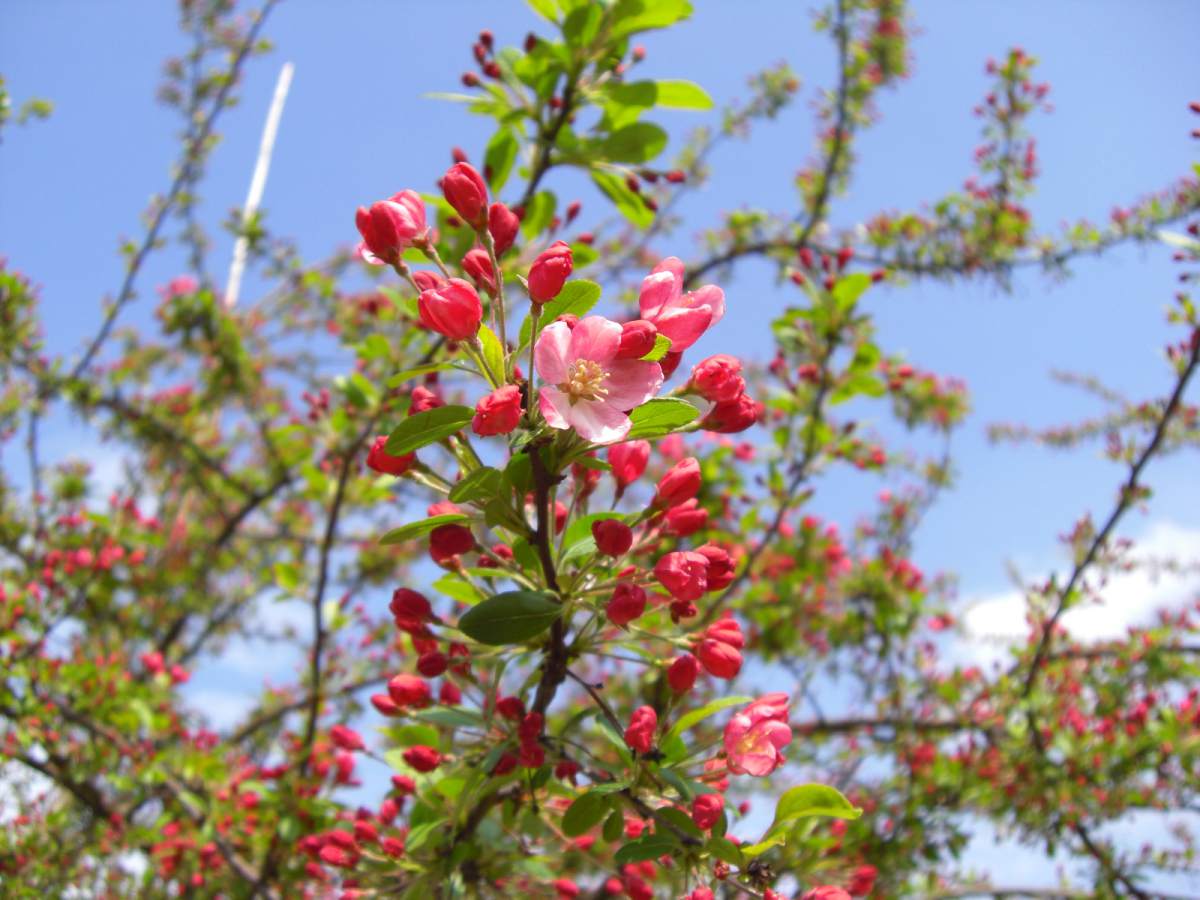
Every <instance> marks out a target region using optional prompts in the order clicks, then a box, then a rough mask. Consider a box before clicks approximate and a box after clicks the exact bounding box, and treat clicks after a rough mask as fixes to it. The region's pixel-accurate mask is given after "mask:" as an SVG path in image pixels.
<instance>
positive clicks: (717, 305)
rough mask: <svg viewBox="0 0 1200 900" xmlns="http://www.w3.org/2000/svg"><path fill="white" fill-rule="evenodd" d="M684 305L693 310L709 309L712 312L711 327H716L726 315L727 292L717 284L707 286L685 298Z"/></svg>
mask: <svg viewBox="0 0 1200 900" xmlns="http://www.w3.org/2000/svg"><path fill="white" fill-rule="evenodd" d="M683 305H684V306H690V307H693V308H699V307H708V308H709V309H710V310H711V311H712V321H711V322H710V323H709V324H710V325H716V324H717V323H718V322H720V321H721V318H722V317H723V316H724V315H725V292H724V291H723V290H721V289H720V288H719V287H717V286H716V285H715V284H706V285H704V287H702V288H697V289H696V290H694V291H692V292H691V293H690V294H686V295H685V296H684V298H683Z"/></svg>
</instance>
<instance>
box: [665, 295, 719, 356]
mask: <svg viewBox="0 0 1200 900" xmlns="http://www.w3.org/2000/svg"><path fill="white" fill-rule="evenodd" d="M711 324H712V310H710V309H709V308H708V307H707V306H700V307H695V308H692V309H688V308H686V307H678V306H677V307H675V308H674V309H670V310H667V312H665V313H663V314H662V315H661V316H659V317H658V318H657V319H655V320H654V325H655V326H656V327H657V328H658V332H659V334H665V335H666V336H667V337H669V338H670V339H671V352H672V353H681V352H683V351H684V350H686V349H687V348H688V347H690V346H692V344H694V343H696V341H697V340H699V339H700V335H702V334H704V332H705V331H706V330H707V329H708V326H709V325H711Z"/></svg>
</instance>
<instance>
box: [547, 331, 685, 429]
mask: <svg viewBox="0 0 1200 900" xmlns="http://www.w3.org/2000/svg"><path fill="white" fill-rule="evenodd" d="M620 344H621V326H620V325H618V324H617V323H616V322H613V321H610V320H608V319H605V318H604V317H603V316H588V317H587V318H585V319H580V320H579V322H578V324H576V326H575V327H574V329H572V328H571V327H570V326H568V325H567V324H566V323H565V322H552V323H550V324H549V325H547V326H546V328H545V329H544V330H543V331H542V333H541V335H540V336H539V337H538V341H537V346H536V347H534V363H535V365H536V366H537V371H538V375H540V376H541V377H542V380H543V381H544V382H546V385H547V386H546V387H543V388H542V389H541V392H540V393H539V395H538V401H539V407H540V409H541V411H542V415H543V416H545V417H546V422H547V424H549V425H550V427H551V428H561V429H566V428H574V429H575V430H576V431H577V432H579V434H580V435H581V436H582V437H583V438H585V439H586V440H589V441H593V442H594V443H597V444H612V443H615V442H617V441H620V440H623V439H624V438H625V435H627V434H628V433H629V429H630V426H631V422H630V421H629V416H628V415H626V413H628V411H629V410H631V409H633V408H635V407H637V406H641V405H642V404H643V403H645V402H646V401H647V400H649V399H650V398H651V397H653V396H654V395H655V394H656V393H657V392H658V389H659V388H660V387H661V386H662V382H663V378H662V369H660V368H659V366H658V363H652V362H642V361H641V360H636V359H617V358H616V357H617V350H618V349H619V348H620Z"/></svg>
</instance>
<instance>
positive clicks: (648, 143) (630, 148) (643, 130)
mask: <svg viewBox="0 0 1200 900" xmlns="http://www.w3.org/2000/svg"><path fill="white" fill-rule="evenodd" d="M666 146H667V133H666V132H665V131H663V130H662V129H661V128H659V127H658V126H657V125H655V124H653V123H651V122H634V123H633V124H632V125H626V126H625V127H623V128H618V129H617V130H616V131H614V132H613V133H612V134H610V135H609V136H608V137H606V138H605V139H604V140H603V141H601V142H600V152H601V153H603V154H604V156H605V158H607V159H610V160H612V161H613V162H623V163H644V162H648V161H649V160H652V159H654V157H656V156H658V154H660V153H662V151H663V150H664V149H665V148H666Z"/></svg>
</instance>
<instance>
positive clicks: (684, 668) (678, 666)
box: [667, 653, 700, 694]
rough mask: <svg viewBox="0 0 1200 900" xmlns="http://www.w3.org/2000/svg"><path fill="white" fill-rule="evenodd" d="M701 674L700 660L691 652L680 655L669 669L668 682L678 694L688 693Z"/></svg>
mask: <svg viewBox="0 0 1200 900" xmlns="http://www.w3.org/2000/svg"><path fill="white" fill-rule="evenodd" d="M699 674H700V661H699V660H698V659H696V657H694V656H692V654H690V653H685V654H684V655H683V656H680V657H679V658H678V659H676V660H675V662H673V663H671V666H670V668H668V669H667V684H669V685H670V686H671V690H673V691H674V692H675V693H677V694H686V693H687V692H688V691H690V690H691V689H692V685H694V684H695V683H696V676H698V675H699Z"/></svg>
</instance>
